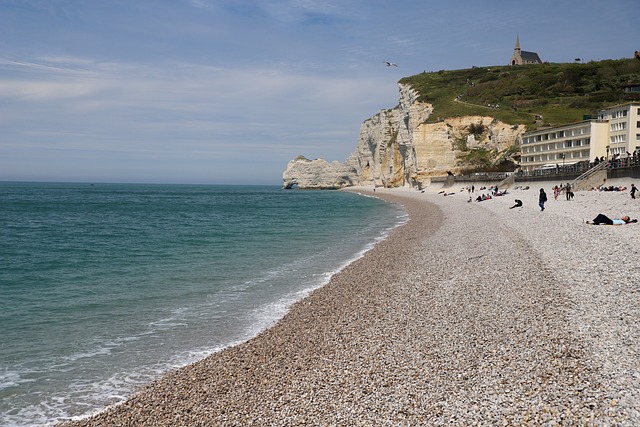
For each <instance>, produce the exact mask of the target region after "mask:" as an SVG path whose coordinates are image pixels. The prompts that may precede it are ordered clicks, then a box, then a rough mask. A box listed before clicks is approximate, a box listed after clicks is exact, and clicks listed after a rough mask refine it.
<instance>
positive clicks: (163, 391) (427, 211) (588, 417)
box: [68, 185, 640, 426]
mask: <svg viewBox="0 0 640 427" xmlns="http://www.w3.org/2000/svg"><path fill="white" fill-rule="evenodd" d="M545 188H546V190H547V193H548V194H549V199H550V200H549V202H548V203H547V209H546V210H545V211H544V212H540V210H539V208H537V191H538V189H537V188H536V189H531V190H527V191H523V190H513V191H512V192H510V194H508V195H506V196H502V197H498V198H495V199H493V200H490V201H485V202H480V203H478V202H471V203H469V202H467V200H468V194H467V192H466V191H465V190H463V189H461V188H452V189H448V190H447V191H448V192H451V193H453V194H450V195H448V196H443V195H442V194H437V192H436V191H426V192H424V193H421V192H418V191H415V190H410V189H394V190H385V189H378V190H377V191H376V192H375V193H374V192H373V191H372V189H364V188H359V189H358V188H356V189H351V191H360V192H363V193H364V192H366V193H368V194H373V195H375V196H377V197H380V198H383V199H386V200H389V201H393V202H398V203H402V204H403V205H404V206H405V208H406V209H407V211H408V213H409V215H410V221H409V222H408V223H407V224H405V225H404V226H402V227H399V228H397V229H396V230H394V232H393V233H392V235H391V236H390V237H389V238H388V239H386V240H385V241H383V242H380V243H379V244H378V245H376V246H375V247H374V248H373V249H372V250H371V251H369V252H367V254H366V255H365V256H364V257H362V258H361V259H359V260H357V261H356V262H354V263H352V264H351V265H349V266H348V267H347V268H345V269H344V270H343V271H342V272H340V273H339V274H336V275H335V276H334V277H333V278H332V280H331V282H330V283H329V284H328V285H326V286H324V287H323V288H321V289H318V290H316V291H315V292H313V293H312V294H311V295H310V296H309V297H307V298H305V299H304V300H303V301H300V302H299V303H297V304H295V305H294V306H293V307H292V309H291V311H290V312H289V313H288V314H287V315H286V316H285V317H284V318H283V319H282V320H281V321H280V322H278V323H277V324H276V325H275V326H274V327H272V328H270V329H268V330H267V331H264V332H263V333H261V334H260V335H258V336H257V337H255V338H254V339H251V340H250V341H248V342H246V343H244V344H241V345H238V346H235V347H232V348H228V349H226V350H224V351H221V352H219V353H216V354H213V355H212V356H210V357H209V358H207V359H204V360H202V361H200V362H198V363H195V364H193V365H189V366H187V367H185V368H182V369H179V370H177V371H175V372H171V373H169V374H167V375H165V376H163V377H162V378H161V379H160V380H158V381H156V382H155V383H153V384H151V385H149V386H148V387H145V388H144V389H142V390H141V391H140V392H138V393H137V394H136V395H134V396H132V397H131V399H129V400H128V401H127V402H125V403H123V404H121V405H118V406H115V407H113V408H111V409H109V410H107V411H105V412H103V413H101V414H98V415H97V416H95V417H92V418H88V419H84V420H80V421H77V422H72V423H68V425H77V426H80V425H82V426H113V425H130V426H134V425H135V426H141V425H189V426H194V425H256V426H257V425H260V426H262V425H303V424H306V425H362V426H365V425H366V426H375V425H407V426H408V425H412V426H413V425H451V424H458V425H472V424H474V423H477V424H481V425H496V424H501V425H523V424H528V425H540V424H545V423H547V424H549V425H638V424H640V405H639V402H640V372H639V371H640V357H639V354H638V353H639V350H638V348H639V346H638V345H637V343H638V342H639V341H638V339H639V338H640V336H639V335H640V328H639V327H638V326H639V325H638V319H640V316H639V315H640V307H639V300H640V298H639V296H640V293H639V292H640V273H639V269H638V262H639V261H638V259H639V257H638V255H639V250H638V244H637V242H638V237H640V224H633V225H625V226H619V227H614V226H590V225H586V224H584V223H583V222H582V220H583V217H584V218H588V219H592V218H593V217H595V215H597V214H598V213H600V212H602V213H605V214H608V215H611V216H612V217H613V216H616V215H621V214H623V213H628V214H629V215H631V216H632V217H638V216H640V215H639V213H640V200H631V199H630V197H629V195H628V192H622V193H616V194H614V193H596V192H577V193H576V197H575V199H574V200H573V201H566V200H564V199H560V198H559V200H557V201H556V200H554V199H553V195H552V193H551V192H550V190H551V189H550V186H548V185H546V186H545ZM515 198H519V199H521V200H522V201H523V204H524V206H523V207H522V208H517V209H509V207H510V206H512V205H513V202H514V199H515Z"/></svg>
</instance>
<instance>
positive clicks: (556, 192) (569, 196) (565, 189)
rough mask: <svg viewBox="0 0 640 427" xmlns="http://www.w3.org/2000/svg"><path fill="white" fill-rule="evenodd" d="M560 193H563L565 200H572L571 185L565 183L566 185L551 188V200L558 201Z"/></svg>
mask: <svg viewBox="0 0 640 427" xmlns="http://www.w3.org/2000/svg"><path fill="white" fill-rule="evenodd" d="M561 192H564V194H565V196H566V198H567V200H573V196H574V194H573V188H571V183H569V182H567V184H566V185H562V184H560V185H556V186H554V187H553V198H554V200H558V196H559V195H560V193H561Z"/></svg>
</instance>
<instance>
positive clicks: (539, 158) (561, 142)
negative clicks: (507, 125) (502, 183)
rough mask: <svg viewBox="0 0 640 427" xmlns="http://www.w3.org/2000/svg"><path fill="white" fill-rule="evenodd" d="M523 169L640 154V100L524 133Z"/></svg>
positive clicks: (543, 167)
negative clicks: (563, 123) (634, 153)
mask: <svg viewBox="0 0 640 427" xmlns="http://www.w3.org/2000/svg"><path fill="white" fill-rule="evenodd" d="M520 150H521V160H520V166H521V169H522V171H523V172H533V171H537V170H544V169H551V168H557V167H559V166H568V165H573V164H575V163H578V162H582V161H585V162H593V161H595V160H596V158H599V159H600V158H603V157H604V158H606V159H609V158H612V157H613V156H618V157H626V156H627V155H628V154H631V153H633V152H634V151H637V152H639V153H640V103H633V104H624V105H618V106H615V107H611V108H607V109H605V110H602V111H600V112H599V113H598V118H597V119H596V120H584V121H581V122H577V123H570V124H567V125H563V126H557V127H553V128H547V129H540V130H536V131H534V132H527V133H525V134H524V135H522V139H521V144H520Z"/></svg>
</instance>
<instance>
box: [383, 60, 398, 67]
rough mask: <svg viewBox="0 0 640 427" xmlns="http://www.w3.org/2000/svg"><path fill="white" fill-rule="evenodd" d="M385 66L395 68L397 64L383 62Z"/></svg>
mask: <svg viewBox="0 0 640 427" xmlns="http://www.w3.org/2000/svg"><path fill="white" fill-rule="evenodd" d="M384 63H385V64H387V67H397V66H398V65H397V64H394V63H393V62H388V61H384Z"/></svg>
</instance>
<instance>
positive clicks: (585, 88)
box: [400, 59, 640, 129]
mask: <svg viewBox="0 0 640 427" xmlns="http://www.w3.org/2000/svg"><path fill="white" fill-rule="evenodd" d="M400 83H401V84H407V85H410V86H411V87H412V88H413V89H414V90H416V91H417V92H419V94H420V95H419V98H418V101H420V102H428V103H430V104H432V105H433V114H432V115H431V116H430V117H429V119H428V122H436V121H439V120H443V119H445V118H449V117H457V116H475V115H491V116H493V117H495V118H497V119H498V120H501V121H503V122H505V123H509V124H526V125H527V127H528V128H529V129H532V128H535V127H536V125H538V126H539V125H545V126H549V125H550V126H556V125H561V124H565V123H572V122H577V121H580V120H583V118H584V116H588V115H591V116H594V117H595V115H596V114H597V112H598V111H599V110H601V109H603V108H606V107H609V106H612V105H617V104H623V103H627V102H637V101H638V100H640V93H632V92H625V90H624V89H625V87H628V86H629V85H640V61H638V60H636V59H620V60H605V61H598V62H588V63H573V64H556V63H545V64H539V65H520V66H491V67H473V68H469V69H464V70H450V71H445V70H442V71H438V72H430V73H427V72H424V73H421V74H418V75H415V76H411V77H406V78H403V79H402V80H400ZM536 116H538V117H536Z"/></svg>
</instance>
